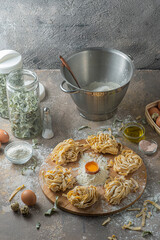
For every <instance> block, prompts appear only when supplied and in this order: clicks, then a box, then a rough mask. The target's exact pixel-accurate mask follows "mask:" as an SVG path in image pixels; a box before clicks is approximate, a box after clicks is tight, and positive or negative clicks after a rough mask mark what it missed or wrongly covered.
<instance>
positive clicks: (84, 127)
mask: <svg viewBox="0 0 160 240" xmlns="http://www.w3.org/2000/svg"><path fill="white" fill-rule="evenodd" d="M86 128H90V129H91V127H89V126H81V127H80V128H78V131H81V130H83V129H86Z"/></svg>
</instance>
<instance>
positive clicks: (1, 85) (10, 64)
mask: <svg viewBox="0 0 160 240" xmlns="http://www.w3.org/2000/svg"><path fill="white" fill-rule="evenodd" d="M21 68H22V56H21V55H20V54H19V53H18V52H16V51H14V50H2V51H0V117H2V118H9V114H8V104H7V93H6V79H7V76H8V74H9V73H10V72H11V71H13V70H17V69H21Z"/></svg>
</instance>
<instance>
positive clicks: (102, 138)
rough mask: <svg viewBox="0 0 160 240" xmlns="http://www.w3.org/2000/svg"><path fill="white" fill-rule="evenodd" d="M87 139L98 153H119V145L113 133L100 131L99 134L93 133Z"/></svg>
mask: <svg viewBox="0 0 160 240" xmlns="http://www.w3.org/2000/svg"><path fill="white" fill-rule="evenodd" d="M86 141H87V143H88V144H89V145H90V147H91V149H93V150H94V151H95V152H96V153H104V154H105V153H110V154H113V155H116V154H118V150H119V145H118V143H117V141H116V139H115V137H114V136H112V135H111V134H104V133H100V134H97V135H91V136H88V138H87V140H86Z"/></svg>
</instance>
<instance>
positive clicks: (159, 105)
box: [158, 102, 160, 110]
mask: <svg viewBox="0 0 160 240" xmlns="http://www.w3.org/2000/svg"><path fill="white" fill-rule="evenodd" d="M158 109H159V110H160V102H159V103H158Z"/></svg>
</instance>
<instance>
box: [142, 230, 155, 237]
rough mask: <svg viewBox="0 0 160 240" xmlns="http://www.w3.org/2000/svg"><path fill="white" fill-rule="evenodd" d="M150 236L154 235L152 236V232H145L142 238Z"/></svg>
mask: <svg viewBox="0 0 160 240" xmlns="http://www.w3.org/2000/svg"><path fill="white" fill-rule="evenodd" d="M148 235H153V234H152V232H150V231H144V232H143V233H142V237H146V236H148Z"/></svg>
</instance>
